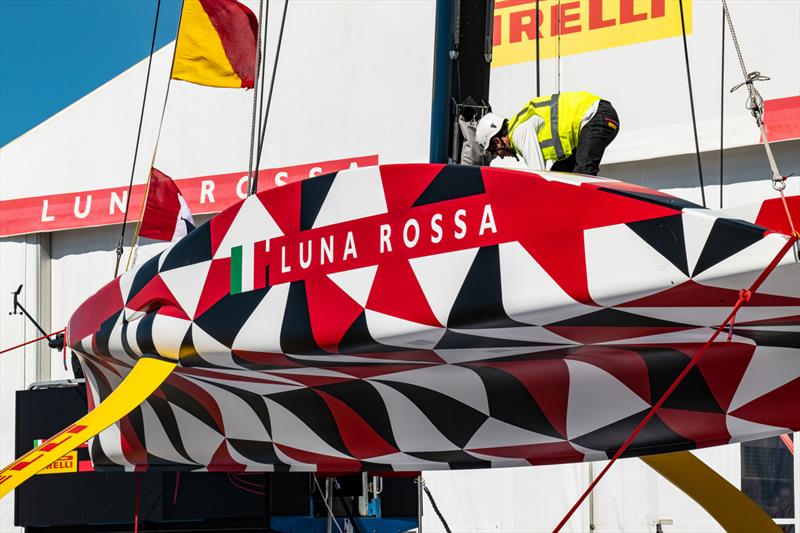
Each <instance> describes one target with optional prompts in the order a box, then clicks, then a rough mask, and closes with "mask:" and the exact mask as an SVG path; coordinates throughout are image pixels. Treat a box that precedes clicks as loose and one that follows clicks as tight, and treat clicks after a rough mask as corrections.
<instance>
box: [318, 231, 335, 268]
mask: <svg viewBox="0 0 800 533" xmlns="http://www.w3.org/2000/svg"><path fill="white" fill-rule="evenodd" d="M319 247H320V255H319V264H320V265H324V264H325V258H326V257H327V258H328V263H333V235H331V236H330V237H328V240H327V241H326V240H325V239H324V238H322V239H320V240H319Z"/></svg>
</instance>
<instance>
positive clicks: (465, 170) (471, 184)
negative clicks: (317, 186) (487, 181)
mask: <svg viewBox="0 0 800 533" xmlns="http://www.w3.org/2000/svg"><path fill="white" fill-rule="evenodd" d="M315 179H316V178H315ZM303 183H305V182H303ZM485 192H486V189H485V188H484V186H483V175H482V174H481V167H477V166H471V165H447V166H445V167H443V168H442V170H440V171H439V173H438V174H437V175H436V177H435V178H433V181H432V182H431V183H430V184H429V185H428V186H427V187H426V188H425V190H424V191H423V192H422V194H421V195H420V196H419V198H417V201H416V202H414V205H413V206H412V207H419V206H421V205H428V204H435V203H438V202H444V201H446V200H455V199H456V198H464V197H465V196H473V195H476V194H483V193H485Z"/></svg>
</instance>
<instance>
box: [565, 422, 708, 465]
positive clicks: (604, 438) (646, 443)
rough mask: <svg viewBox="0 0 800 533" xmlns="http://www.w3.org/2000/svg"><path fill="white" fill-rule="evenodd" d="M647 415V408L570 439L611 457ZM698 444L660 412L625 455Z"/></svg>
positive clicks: (674, 449)
mask: <svg viewBox="0 0 800 533" xmlns="http://www.w3.org/2000/svg"><path fill="white" fill-rule="evenodd" d="M646 415H647V410H643V411H640V412H638V413H635V414H633V415H631V416H629V417H627V418H623V419H622V420H618V421H616V422H614V423H612V424H609V425H607V426H604V427H602V428H600V429H597V430H595V431H592V432H591V433H587V434H586V435H582V436H580V437H577V438H574V439H570V440H571V441H572V442H574V443H575V444H577V445H579V446H583V447H585V448H589V449H592V450H603V451H605V452H606V454H608V456H609V457H611V456H613V455H614V454H615V453H617V450H618V449H619V447H620V446H622V443H623V442H624V441H625V439H626V438H627V437H628V436H629V435H630V434H631V433H633V430H634V429H635V428H636V426H637V425H638V424H639V422H641V421H642V419H643V418H644V417H645V416H646ZM696 447H697V444H696V443H695V442H694V441H690V440H688V439H686V438H684V437H682V436H680V435H678V434H677V433H675V432H674V431H672V430H671V429H670V428H669V426H667V425H666V424H665V423H664V422H663V421H662V420H661V418H659V417H658V415H656V416H654V417H653V418H652V419H650V421H649V422H648V423H647V425H645V426H644V428H642V430H641V431H640V432H639V434H638V435H636V438H634V439H633V442H632V443H631V446H630V447H629V448H628V449H627V450H625V452H623V454H622V457H636V456H639V455H646V454H654V453H667V452H677V451H682V450H691V449H694V448H696Z"/></svg>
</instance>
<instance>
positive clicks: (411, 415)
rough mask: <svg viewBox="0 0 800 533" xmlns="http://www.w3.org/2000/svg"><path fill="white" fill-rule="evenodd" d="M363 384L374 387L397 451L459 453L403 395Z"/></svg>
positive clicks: (382, 386)
mask: <svg viewBox="0 0 800 533" xmlns="http://www.w3.org/2000/svg"><path fill="white" fill-rule="evenodd" d="M367 382H368V383H369V384H370V385H372V386H373V387H375V390H377V391H378V394H380V395H381V398H382V399H383V402H384V404H385V405H386V412H387V413H388V415H389V421H390V423H391V424H392V433H393V434H394V437H395V441H396V442H397V446H398V447H399V449H400V451H402V452H406V453H414V452H443V451H452V450H457V449H459V448H458V447H457V446H456V445H455V444H453V443H452V442H450V441H449V440H448V439H447V437H445V436H444V435H443V434H442V432H441V431H439V430H438V429H437V428H436V426H435V425H434V424H433V422H431V421H430V419H429V418H428V417H427V416H425V414H424V413H423V412H422V411H420V410H419V407H417V406H416V405H415V404H414V402H412V401H411V400H409V399H408V398H406V396H405V395H404V394H402V393H400V392H398V391H397V390H395V389H393V388H392V387H390V386H388V385H384V384H383V383H379V382H377V381H373V380H367Z"/></svg>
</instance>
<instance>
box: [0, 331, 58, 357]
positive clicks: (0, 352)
mask: <svg viewBox="0 0 800 533" xmlns="http://www.w3.org/2000/svg"><path fill="white" fill-rule="evenodd" d="M66 331H67V328H63V329H59V330H58V331H54V332H52V333H50V334H49V335H42V336H41V337H37V338H35V339H33V340H31V341H26V342H23V343H22V344H17V345H16V346H12V347H11V348H6V349H5V350H0V355H2V354H4V353H6V352H10V351H12V350H16V349H17V348H22V347H23V346H27V345H28V344H32V343H34V342H39V341H43V340H44V339H47V340H50V335H58V334H59V333H66ZM64 345H65V346H66V339H64Z"/></svg>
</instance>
